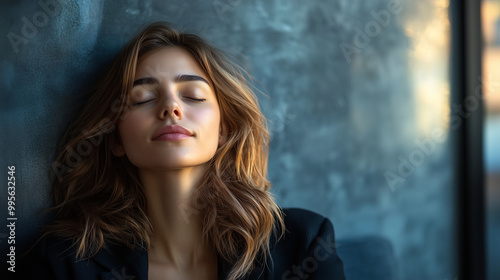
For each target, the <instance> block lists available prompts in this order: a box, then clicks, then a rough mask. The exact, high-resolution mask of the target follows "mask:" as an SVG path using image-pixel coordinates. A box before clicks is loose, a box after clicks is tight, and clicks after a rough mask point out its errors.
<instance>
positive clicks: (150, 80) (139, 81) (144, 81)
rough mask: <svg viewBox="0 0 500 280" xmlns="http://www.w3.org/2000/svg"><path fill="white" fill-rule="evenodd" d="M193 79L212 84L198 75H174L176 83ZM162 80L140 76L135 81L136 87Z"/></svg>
mask: <svg viewBox="0 0 500 280" xmlns="http://www.w3.org/2000/svg"><path fill="white" fill-rule="evenodd" d="M191 81H202V82H204V83H206V84H207V85H209V86H210V83H209V82H208V81H207V80H205V79H204V78H203V77H200V76H197V75H187V74H183V75H177V76H175V77H174V82H176V83H182V82H191ZM159 83H160V82H159V81H158V80H157V79H156V78H153V77H145V78H140V79H137V80H135V81H134V87H135V86H137V85H152V84H159Z"/></svg>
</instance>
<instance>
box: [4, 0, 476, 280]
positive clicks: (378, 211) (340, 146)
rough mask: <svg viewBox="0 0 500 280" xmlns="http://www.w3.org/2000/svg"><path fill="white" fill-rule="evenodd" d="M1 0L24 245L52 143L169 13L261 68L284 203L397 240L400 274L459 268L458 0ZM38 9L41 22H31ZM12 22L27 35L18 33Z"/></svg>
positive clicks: (350, 229)
mask: <svg viewBox="0 0 500 280" xmlns="http://www.w3.org/2000/svg"><path fill="white" fill-rule="evenodd" d="M42 2H51V1H42ZM1 3H2V7H1V12H0V14H1V17H0V35H1V36H2V37H1V38H2V39H1V40H0V43H1V45H0V59H1V60H0V61H1V62H0V63H1V64H0V98H1V100H0V114H1V115H0V116H1V118H0V135H1V136H0V137H1V138H0V146H1V158H0V166H1V172H3V173H4V175H1V176H0V178H3V179H2V180H4V181H3V182H0V183H1V185H2V186H5V187H2V191H1V192H0V195H1V203H0V205H1V207H2V209H0V213H1V215H0V220H1V221H6V218H7V211H6V205H7V202H6V176H7V171H8V170H7V166H10V165H15V166H16V173H15V176H16V205H17V207H16V217H17V218H18V220H17V224H16V225H17V227H16V250H17V252H16V254H20V253H21V252H24V251H25V250H26V249H27V248H28V247H29V246H30V245H31V244H32V243H33V242H34V240H35V239H36V237H37V235H38V231H39V229H40V224H41V223H43V221H44V220H45V219H44V218H43V217H42V216H41V215H39V214H38V211H39V210H41V209H44V208H46V207H48V206H49V205H50V200H51V199H50V183H49V180H48V173H49V169H50V166H51V164H52V162H53V161H54V157H55V152H56V147H57V144H58V142H59V139H60V137H61V136H62V134H63V133H64V132H65V130H66V128H67V126H68V124H69V123H70V122H71V121H72V120H73V119H74V117H75V116H76V115H77V113H78V109H79V108H80V106H81V104H82V103H83V102H84V100H85V98H86V96H87V93H88V89H89V88H90V87H91V86H92V85H93V83H94V81H95V80H96V78H97V77H98V76H99V74H100V73H101V71H102V70H103V68H104V67H105V66H107V65H108V64H109V63H110V62H111V60H112V59H113V58H114V56H115V55H116V53H117V52H118V51H119V49H120V48H121V47H122V46H123V44H124V43H125V42H127V41H128V40H129V39H131V38H132V36H133V35H134V34H135V33H136V32H137V31H138V30H140V29H141V28H142V27H144V26H145V25H146V24H148V23H150V22H152V21H156V20H163V21H168V22H172V23H174V24H175V26H176V27H178V28H180V29H181V30H184V31H187V32H192V33H196V34H199V35H201V36H202V37H203V38H205V39H207V40H208V41H209V42H211V43H212V44H213V45H215V46H217V47H219V48H221V49H223V50H226V51H228V52H230V53H232V54H234V55H235V56H236V57H238V58H239V59H241V60H242V61H244V62H245V63H246V66H247V67H248V68H249V70H250V72H251V73H252V74H253V75H254V77H255V78H256V80H257V81H259V83H258V84H257V88H259V89H260V90H261V91H262V92H264V93H265V94H266V95H267V96H264V95H262V94H260V95H259V98H260V102H261V106H262V109H263V111H264V113H265V115H266V116H267V118H268V120H269V124H270V131H271V135H272V145H271V153H270V162H269V177H270V179H271V181H272V182H273V184H274V187H273V192H274V193H275V194H276V197H277V200H278V202H279V204H280V205H281V206H284V207H292V206H293V207H301V208H306V209H310V210H313V211H316V212H318V213H320V214H322V215H325V216H327V217H329V218H330V219H331V220H332V221H333V223H334V225H335V229H336V235H337V240H338V243H339V244H340V246H342V240H344V239H347V238H351V239H352V238H363V237H366V236H378V237H382V238H385V239H387V240H388V241H389V242H390V243H391V244H392V247H393V250H394V254H395V257H396V259H397V264H395V265H396V266H397V269H398V270H399V275H400V279H408V280H410V279H415V280H417V279H418V280H420V279H443V280H445V279H450V280H451V279H455V278H456V277H457V263H458V262H457V258H458V249H457V246H456V244H457V243H456V239H457V234H456V228H457V222H456V221H457V216H456V215H457V214H456V203H455V197H456V195H457V188H456V180H457V179H456V178H457V176H456V175H457V169H456V165H454V162H456V161H457V156H456V154H455V153H453V151H454V150H453V149H454V147H455V146H454V145H455V140H454V139H453V137H451V136H452V135H454V134H453V132H454V130H457V129H460V126H461V125H460V124H458V125H457V123H456V122H452V120H453V119H452V117H453V116H457V115H458V113H455V112H453V110H452V109H451V106H450V105H451V104H450V103H451V101H450V100H451V99H450V95H451V93H450V76H449V75H450V66H449V56H450V22H449V17H448V16H449V15H448V4H447V3H448V1H431V0H420V1H410V0H401V1H396V0H373V1H359V0H356V1H353V0H330V1H298V0H294V1H284V0H282V1H264V0H259V1H249V0H233V1H230V0H227V1H226V0H220V1H218V0H217V1H78V2H76V1H69V0H67V1H63V0H61V1H56V2H53V3H55V4H53V5H52V6H51V7H50V8H49V10H48V11H47V10H46V9H44V8H43V7H42V6H43V5H40V4H38V3H37V1H2V2H1ZM43 13H45V17H43V15H42V14H43ZM380 14H385V15H387V14H388V15H389V18H385V19H386V20H382V21H379V22H377V15H380ZM44 18H45V19H46V20H44ZM379 20H380V18H379ZM26 21H29V22H30V24H33V25H34V23H35V22H36V21H38V24H39V26H36V25H34V26H35V27H36V31H35V32H32V31H33V30H28V29H26V30H24V31H23V28H24V26H25V25H27V24H26ZM377 24H378V27H379V28H378V29H377V28H376V26H377ZM360 30H361V31H360ZM23 32H24V33H25V34H23ZM360 32H363V35H360ZM370 32H371V33H370ZM11 33H13V34H16V35H18V36H22V37H23V38H25V39H26V41H23V43H20V44H18V45H16V44H13V43H12V42H11V39H9V34H11ZM368 33H370V35H368ZM26 35H28V36H26ZM10 36H11V37H12V35H10ZM346 51H347V53H346ZM349 51H353V53H349ZM459 105H460V104H459ZM470 111H471V112H473V111H474V110H473V109H471V110H470ZM436 135H438V136H436ZM412 162H413V163H412ZM405 166H406V167H405ZM398 168H399V171H398ZM388 172H389V173H390V174H392V175H394V176H400V177H399V179H400V181H394V182H392V183H391V182H389V181H388V180H387V178H386V176H387V174H389V173H388ZM393 178H395V177H393ZM3 223H4V222H1V223H0V246H1V254H2V256H1V257H2V258H1V260H2V262H3V263H5V262H4V261H3V260H4V258H5V257H6V256H5V253H4V252H6V251H7V237H8V231H7V229H6V228H5V227H4V226H1V225H2V224H3Z"/></svg>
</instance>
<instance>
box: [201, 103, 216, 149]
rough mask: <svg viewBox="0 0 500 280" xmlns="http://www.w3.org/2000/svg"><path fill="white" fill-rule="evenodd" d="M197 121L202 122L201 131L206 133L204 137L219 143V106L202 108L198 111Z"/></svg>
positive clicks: (210, 141)
mask: <svg viewBox="0 0 500 280" xmlns="http://www.w3.org/2000/svg"><path fill="white" fill-rule="evenodd" d="M195 118H196V121H197V123H199V124H201V128H202V129H201V131H200V132H201V133H203V134H204V139H205V140H206V141H209V143H211V144H213V143H218V141H219V126H220V113H219V108H218V107H216V106H214V107H213V108H210V109H207V110H202V111H199V112H197V113H196V116H195Z"/></svg>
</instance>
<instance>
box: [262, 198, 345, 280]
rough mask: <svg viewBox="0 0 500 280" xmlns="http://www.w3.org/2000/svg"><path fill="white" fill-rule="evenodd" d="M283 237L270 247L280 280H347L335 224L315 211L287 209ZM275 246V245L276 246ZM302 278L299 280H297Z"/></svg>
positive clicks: (276, 273)
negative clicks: (339, 253) (334, 227)
mask: <svg viewBox="0 0 500 280" xmlns="http://www.w3.org/2000/svg"><path fill="white" fill-rule="evenodd" d="M282 210H283V214H284V223H285V233H284V236H283V237H282V238H281V239H279V240H278V241H277V242H276V241H275V242H274V244H271V246H272V249H271V255H272V258H273V263H274V273H275V276H276V277H278V279H302V278H300V277H305V276H306V275H307V277H308V279H326V278H325V277H326V276H327V275H328V276H329V277H330V276H331V277H330V278H328V279H335V280H337V279H345V277H344V271H343V263H342V260H341V259H340V258H339V257H338V255H337V250H336V247H337V244H336V243H335V233H334V229H333V224H332V222H331V221H330V220H329V219H328V218H326V217H324V216H321V215H319V214H317V213H314V212H312V211H308V210H304V209H297V208H288V209H287V208H284V209H282ZM273 245H274V246H273ZM294 277H299V278H294Z"/></svg>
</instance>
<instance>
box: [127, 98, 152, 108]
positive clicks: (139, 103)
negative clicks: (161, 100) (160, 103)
mask: <svg viewBox="0 0 500 280" xmlns="http://www.w3.org/2000/svg"><path fill="white" fill-rule="evenodd" d="M153 100H154V99H150V100H146V101H141V102H136V103H132V106H138V105H142V104H146V103H148V102H151V101H153Z"/></svg>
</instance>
